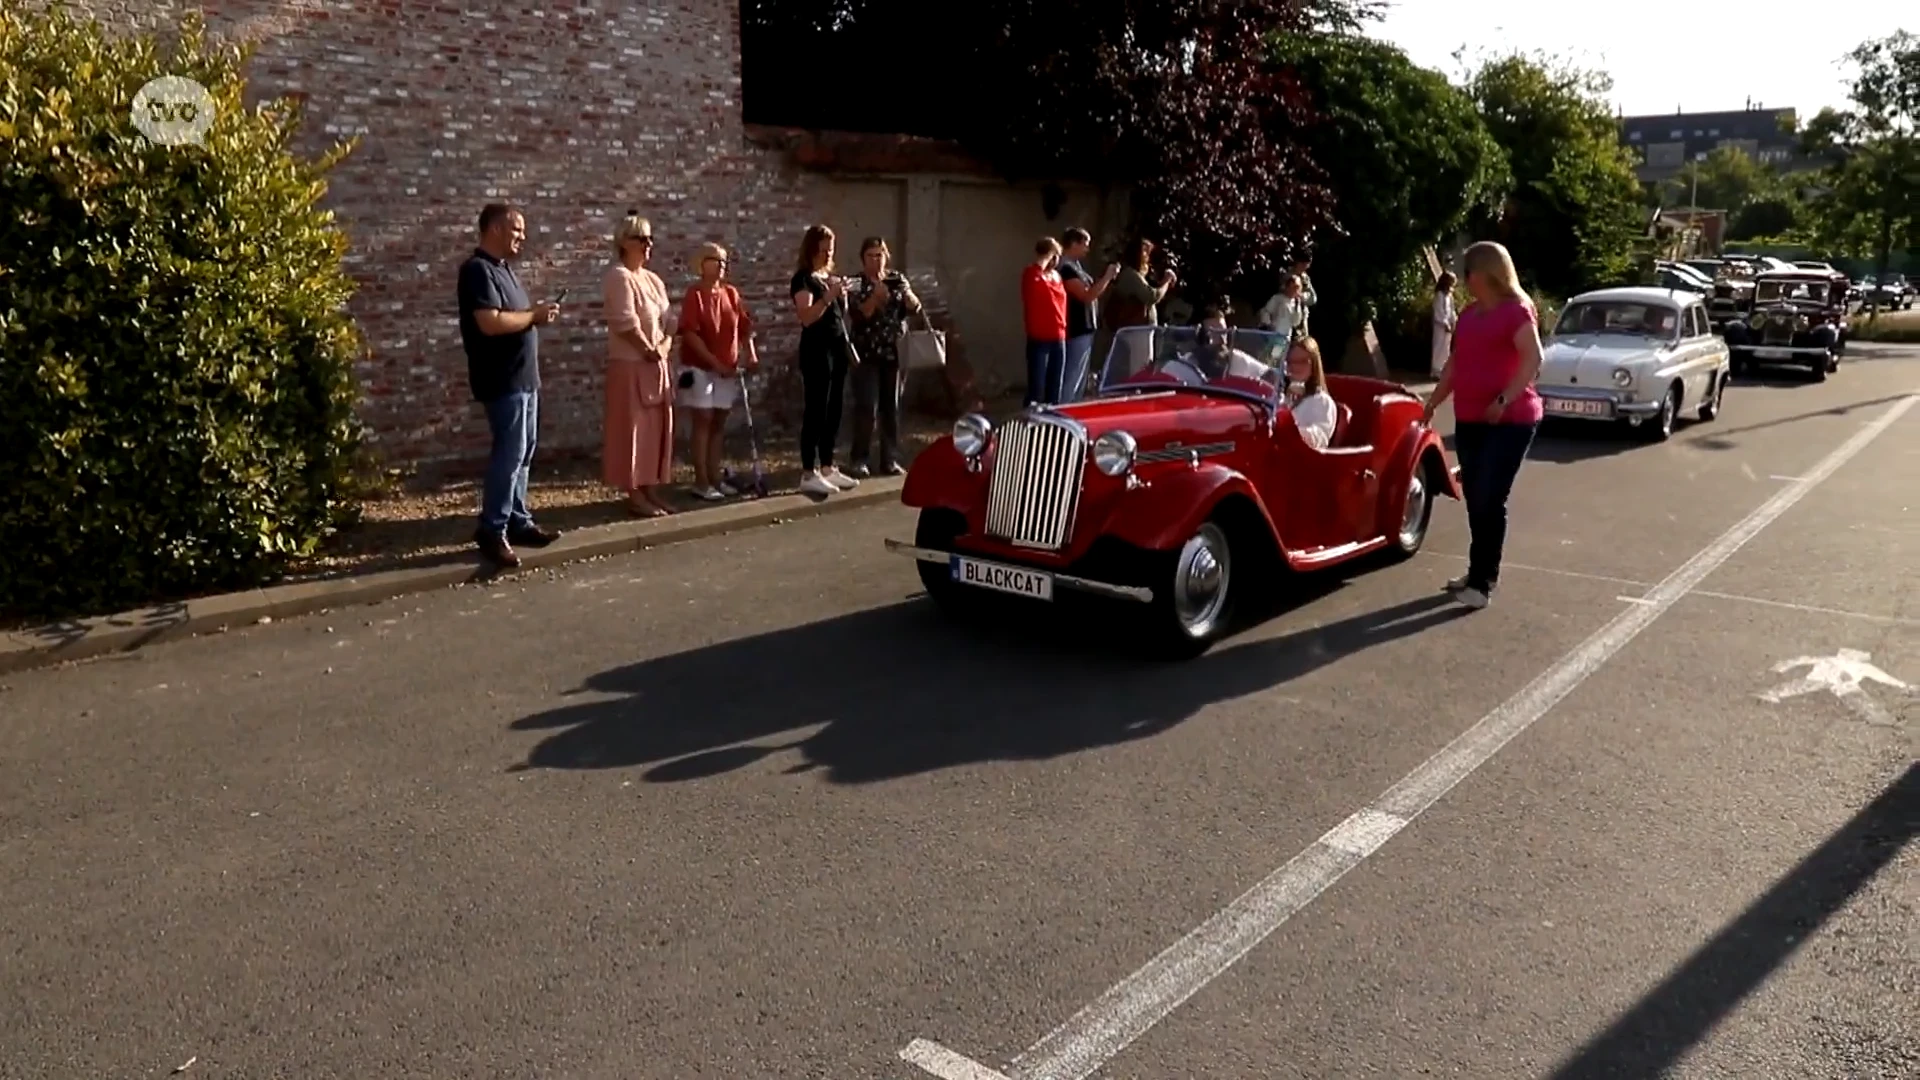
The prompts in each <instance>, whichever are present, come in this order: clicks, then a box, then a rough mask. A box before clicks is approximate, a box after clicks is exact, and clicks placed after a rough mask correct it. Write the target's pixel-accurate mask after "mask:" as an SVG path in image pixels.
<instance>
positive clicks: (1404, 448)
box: [1375, 424, 1466, 521]
mask: <svg viewBox="0 0 1920 1080" xmlns="http://www.w3.org/2000/svg"><path fill="white" fill-rule="evenodd" d="M1416 468H1426V469H1427V483H1428V484H1429V485H1430V486H1432V487H1433V493H1434V494H1435V495H1445V496H1446V497H1447V498H1449V499H1453V500H1454V501H1456V502H1464V501H1465V499H1466V496H1465V494H1464V493H1463V492H1462V491H1461V490H1460V478H1459V477H1458V476H1455V475H1454V471H1453V468H1452V466H1451V465H1449V464H1448V463H1447V446H1446V443H1445V442H1443V441H1442V440H1441V438H1440V433H1439V432H1437V431H1435V430H1433V429H1432V428H1430V427H1424V426H1422V425H1418V424H1416V425H1414V426H1412V427H1410V428H1408V429H1407V432H1406V434H1404V435H1402V436H1401V437H1400V442H1399V444H1398V445H1397V446H1395V447H1394V450H1393V455H1392V456H1391V457H1389V458H1388V459H1387V468H1386V475H1385V476H1383V477H1381V484H1380V516H1379V517H1378V518H1377V519H1375V520H1378V521H1399V520H1400V519H1401V517H1402V516H1403V512H1404V511H1405V510H1406V501H1407V481H1408V480H1409V478H1411V477H1412V475H1413V470H1414V469H1416ZM1436 474H1437V475H1438V476H1439V477H1441V478H1442V479H1440V481H1439V482H1438V483H1437V484H1436V483H1435V482H1434V478H1435V476H1436Z"/></svg>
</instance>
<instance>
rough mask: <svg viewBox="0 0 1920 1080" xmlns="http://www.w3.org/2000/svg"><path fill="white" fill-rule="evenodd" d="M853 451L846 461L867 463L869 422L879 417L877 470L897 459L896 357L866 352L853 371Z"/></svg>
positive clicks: (871, 427)
mask: <svg viewBox="0 0 1920 1080" xmlns="http://www.w3.org/2000/svg"><path fill="white" fill-rule="evenodd" d="M850 378H851V379H852V381H853V452H852V453H850V454H848V455H847V456H848V458H849V459H850V460H852V462H853V463H854V464H856V465H864V464H866V463H867V461H868V460H869V458H868V456H867V455H868V451H869V450H870V449H871V447H872V446H873V421H874V414H875V413H876V412H877V413H878V414H879V417H880V467H881V468H883V469H884V468H886V467H887V466H889V465H892V464H894V463H895V462H897V461H899V460H900V358H899V357H897V356H889V357H878V356H875V355H874V354H872V353H868V354H866V355H865V356H862V357H861V358H860V366H859V367H857V368H854V369H853V371H852V373H851V375H850Z"/></svg>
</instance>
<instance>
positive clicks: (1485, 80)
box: [1467, 54, 1646, 296]
mask: <svg viewBox="0 0 1920 1080" xmlns="http://www.w3.org/2000/svg"><path fill="white" fill-rule="evenodd" d="M1610 87H1611V82H1610V80H1609V79H1608V78H1607V77H1606V76H1605V75H1604V74H1601V73H1594V72H1585V71H1580V70H1578V69H1575V68H1572V67H1570V66H1566V65H1563V64H1560V63H1558V62H1555V61H1551V60H1548V59H1544V58H1542V59H1536V58H1529V57H1526V56H1523V55H1518V54H1515V55H1509V56H1504V57H1499V58H1496V59H1493V60H1490V61H1488V62H1486V63H1485V64H1484V65H1482V66H1481V67H1480V68H1479V70H1477V71H1476V72H1474V73H1473V75H1472V76H1471V77H1470V78H1469V79H1468V82H1467V92H1468V94H1469V95H1470V96H1471V97H1472V98H1473V99H1474V101H1475V102H1476V103H1478V105H1479V108H1480V115H1481V117H1482V118H1483V119H1484V120H1485V121H1486V125H1487V128H1488V130H1489V131H1491V132H1492V133H1493V137H1494V139H1495V140H1496V141H1497V142H1498V143H1499V144H1500V145H1501V147H1503V148H1504V149H1505V150H1506V152H1507V156H1508V159H1509V161H1510V163H1511V168H1512V172H1513V182H1514V190H1513V195H1512V197H1511V198H1510V199H1508V201H1507V203H1506V205H1505V206H1504V207H1503V208H1502V212H1501V214H1500V217H1499V219H1498V220H1497V221H1496V222H1492V223H1489V227H1488V228H1486V229H1485V230H1484V231H1485V232H1486V233H1488V234H1490V235H1493V236H1496V237H1498V238H1499V239H1500V240H1501V241H1502V242H1503V243H1505V244H1506V245H1507V247H1508V249H1509V250H1510V251H1512V253H1513V258H1514V262H1515V263H1516V264H1517V265H1518V266H1519V268H1520V273H1521V275H1522V277H1524V278H1526V279H1528V280H1529V281H1531V282H1532V283H1533V284H1534V285H1535V286H1537V287H1538V288H1540V289H1542V290H1545V291H1546V292H1548V293H1551V294H1553V295H1557V296H1570V295H1572V294H1574V293H1575V292H1578V291H1580V290H1582V289H1587V288H1592V287H1595V286H1599V285H1603V284H1608V283H1612V282H1617V281H1621V280H1625V279H1626V278H1628V277H1629V276H1630V275H1631V273H1632V267H1633V263H1634V258H1635V255H1634V252H1635V245H1636V243H1637V241H1638V240H1639V239H1640V238H1641V236H1642V235H1643V234H1644V233H1645V231H1646V221H1645V212H1644V211H1643V209H1642V206H1641V189H1640V184H1639V181H1638V180H1637V179H1636V178H1635V175H1634V168H1633V157H1632V155H1631V153H1629V151H1628V150H1627V149H1626V148H1625V147H1623V146H1621V145H1620V137H1619V128H1618V126H1617V124H1616V123H1615V121H1614V118H1613V114H1612V111H1611V110H1610V108H1609V107H1608V105H1607V103H1606V101H1605V97H1604V95H1605V94H1606V92H1607V91H1608V90H1609V89H1610Z"/></svg>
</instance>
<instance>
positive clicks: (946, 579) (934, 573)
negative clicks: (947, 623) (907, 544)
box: [913, 509, 974, 616]
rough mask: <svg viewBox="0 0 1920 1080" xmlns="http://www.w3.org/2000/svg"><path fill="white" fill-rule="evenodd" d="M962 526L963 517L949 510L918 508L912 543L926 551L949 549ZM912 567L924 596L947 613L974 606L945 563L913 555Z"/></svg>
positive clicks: (963, 612)
mask: <svg viewBox="0 0 1920 1080" xmlns="http://www.w3.org/2000/svg"><path fill="white" fill-rule="evenodd" d="M965 528H966V519H965V518H962V517H960V516H959V515H958V514H955V513H954V512H953V511H951V510H943V509H929V510H922V511H920V521H919V523H918V524H917V525H915V526H914V530H913V543H914V546H915V547H922V548H926V549H928V550H930V551H952V550H953V542H954V541H955V540H956V539H958V538H959V536H960V533H961V531H962V530H964V529H965ZM913 566H914V569H915V570H917V571H919V573H920V587H921V588H923V589H925V590H926V591H927V599H929V600H932V601H933V603H934V606H935V607H937V608H939V609H940V610H941V611H943V612H945V613H946V614H948V615H955V616H958V615H964V614H967V613H970V612H971V611H973V610H974V605H973V604H972V603H970V602H969V601H971V600H972V599H973V598H972V597H969V596H967V595H966V594H965V589H964V588H963V587H962V586H961V585H960V583H959V582H957V581H955V580H953V575H952V574H951V573H950V572H948V570H947V568H946V566H944V565H935V564H933V563H928V562H921V561H920V560H918V559H915V560H914V562H913Z"/></svg>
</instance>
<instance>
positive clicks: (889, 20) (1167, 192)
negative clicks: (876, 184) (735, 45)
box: [743, 0, 1377, 301]
mask: <svg viewBox="0 0 1920 1080" xmlns="http://www.w3.org/2000/svg"><path fill="white" fill-rule="evenodd" d="M1376 8H1377V4H1376V3H1374V2H1373V0H980V2H975V3H968V4H965V5H953V6H951V7H942V6H940V5H938V4H935V5H932V6H931V7H929V6H927V5H910V4H900V3H896V2H885V0H839V3H838V4H836V5H832V6H828V7H822V6H820V5H809V4H805V3H798V2H795V0H746V3H745V6H744V7H743V18H744V29H743V39H744V40H743V51H744V52H745V53H746V57H745V64H746V69H747V71H749V72H751V75H750V81H749V85H747V86H746V87H744V88H743V89H744V96H745V97H746V98H747V105H748V113H749V117H748V118H749V119H750V120H753V121H754V122H766V123H782V124H792V125H797V126H805V127H814V128H843V129H852V130H868V131H889V132H897V133H907V134H920V135H929V136H934V137H940V138H950V139H954V140H957V141H959V142H960V143H961V144H962V145H964V146H966V147H967V148H969V149H970V150H972V151H973V152H975V153H978V154H979V155H980V156H981V157H982V158H984V159H986V160H988V161H990V162H992V163H993V164H994V165H995V166H996V167H997V168H998V169H999V170H1000V171H1001V172H1002V173H1003V174H1004V175H1006V176H1008V177H1009V178H1013V179H1059V180H1065V179H1076V180H1082V181H1088V182H1092V183H1097V184H1103V185H1114V186H1126V187H1129V188H1130V189H1131V191H1132V210H1133V215H1134V219H1135V222H1134V223H1135V227H1136V229H1137V231H1139V232H1140V233H1143V234H1145V235H1148V236H1150V237H1151V238H1152V239H1153V240H1154V241H1155V243H1156V244H1157V245H1158V246H1159V247H1160V248H1161V249H1162V250H1163V251H1165V252H1166V253H1167V254H1169V255H1171V256H1174V257H1175V258H1177V259H1178V260H1179V262H1180V276H1181V278H1182V281H1183V284H1184V286H1185V287H1186V288H1187V289H1188V291H1189V293H1190V296H1191V298H1193V299H1196V300H1201V301H1204V300H1207V299H1212V298H1214V297H1217V296H1219V295H1221V294H1223V293H1224V292H1225V291H1226V290H1228V289H1229V288H1230V287H1231V286H1232V284H1233V283H1234V282H1235V281H1236V280H1237V279H1239V278H1241V277H1243V276H1244V275H1246V274H1249V273H1258V272H1261V271H1264V270H1268V269H1271V268H1272V267H1273V266H1274V265H1275V264H1276V263H1277V262H1280V261H1283V260H1285V259H1287V258H1289V257H1290V256H1291V255H1292V254H1293V253H1294V251H1295V249H1296V247H1297V246H1298V245H1300V244H1301V243H1303V242H1304V241H1306V240H1307V239H1308V238H1309V237H1310V235H1311V234H1312V233H1313V232H1314V231H1315V230H1317V229H1320V228H1322V227H1325V226H1326V225H1328V224H1329V222H1330V220H1331V218H1330V213H1331V207H1332V195H1331V192H1329V191H1328V190H1327V187H1326V185H1325V183H1324V175H1323V174H1322V173H1321V171H1320V170H1319V169H1318V168H1316V167H1315V165H1314V163H1313V161H1312V159H1311V158H1310V157H1309V156H1308V155H1306V154H1305V153H1303V152H1301V149H1300V147H1299V146H1298V145H1297V143H1296V142H1295V140H1294V136H1293V132H1295V131H1296V130H1297V129H1298V128H1299V127H1301V126H1303V125H1304V124H1306V123H1307V122H1308V121H1309V120H1310V114H1309V112H1308V110H1307V106H1306V101H1307V92H1306V89H1305V88H1303V87H1302V86H1300V85H1299V84H1298V83H1297V82H1295V81H1294V80H1292V79H1291V78H1289V77H1287V76H1286V75H1285V74H1284V73H1283V72H1281V71H1279V70H1277V69H1276V68H1274V67H1273V65H1271V64H1269V63H1268V62H1267V60H1268V56H1267V49H1268V46H1269V43H1270V42H1271V40H1272V37H1273V36H1274V35H1276V34H1284V33H1306V32H1331V31H1337V30H1352V29H1355V28H1357V27H1358V26H1359V25H1361V22H1362V20H1364V19H1366V18H1368V17H1370V16H1371V15H1372V14H1374V13H1375V9H1376ZM929 26H934V27H938V28H939V41H938V44H937V46H935V47H929V45H928V43H927V42H928V29H927V28H928V27H929ZM900 55H909V56H913V57H914V63H915V66H916V70H917V75H918V77H917V78H916V79H915V81H914V82H913V84H912V85H911V87H907V86H897V85H881V86H876V87H875V88H874V90H873V91H872V92H867V91H866V90H864V89H862V88H861V86H860V84H859V83H852V84H847V86H846V89H845V91H844V93H842V92H841V91H840V88H839V86H838V84H836V87H835V90H834V92H832V93H823V94H821V95H818V96H817V98H816V96H814V95H808V94H804V93H797V92H796V91H795V89H794V88H795V87H796V86H798V85H805V82H806V81H811V78H812V76H810V75H809V74H808V73H809V72H817V71H822V70H825V71H849V70H857V69H858V68H859V67H862V66H870V65H871V64H872V63H873V62H874V58H876V57H885V56H900ZM776 95H778V96H777V97H776ZM775 102H778V103H779V105H778V107H776V106H775V105H774V104H773V103H775Z"/></svg>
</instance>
